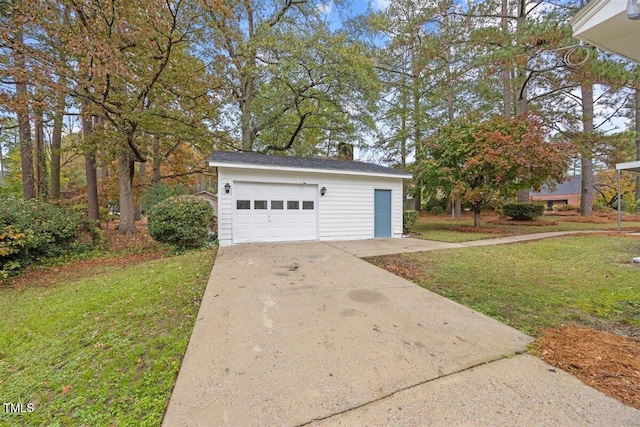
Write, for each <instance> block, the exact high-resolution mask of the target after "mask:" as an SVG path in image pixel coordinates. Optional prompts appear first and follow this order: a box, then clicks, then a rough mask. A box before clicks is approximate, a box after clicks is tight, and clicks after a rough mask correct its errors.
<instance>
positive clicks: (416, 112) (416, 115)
mask: <svg viewBox="0 0 640 427" xmlns="http://www.w3.org/2000/svg"><path fill="white" fill-rule="evenodd" d="M411 38H412V42H413V43H415V36H414V34H412V35H411ZM416 55H417V54H416V46H413V47H412V49H411V74H412V77H413V82H412V89H413V143H414V145H415V150H416V164H417V163H419V162H420V160H422V155H423V153H422V132H421V129H420V126H421V125H422V110H421V108H420V107H421V105H420V79H419V70H418V64H417V62H418V60H417V58H416ZM416 190H417V191H416V194H415V196H414V197H415V199H414V200H415V210H416V211H418V212H419V211H421V210H422V186H421V185H420V183H419V182H418V181H417V180H416Z"/></svg>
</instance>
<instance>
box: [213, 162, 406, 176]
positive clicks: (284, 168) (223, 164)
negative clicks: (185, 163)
mask: <svg viewBox="0 0 640 427" xmlns="http://www.w3.org/2000/svg"><path fill="white" fill-rule="evenodd" d="M209 166H211V167H227V168H239V169H258V170H279V171H287V172H314V173H326V174H333V175H356V176H375V177H384V178H398V179H411V178H413V175H411V174H408V173H406V172H403V173H402V174H391V173H382V172H364V171H350V170H341V169H320V168H318V169H315V168H297V167H291V166H277V165H256V164H252V163H237V162H235V163H230V162H215V161H209Z"/></svg>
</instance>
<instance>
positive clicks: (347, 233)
mask: <svg viewBox="0 0 640 427" xmlns="http://www.w3.org/2000/svg"><path fill="white" fill-rule="evenodd" d="M209 165H210V166H212V167H216V168H217V170H218V239H219V242H220V246H228V245H232V244H236V243H249V242H290V241H309V240H356V239H371V238H375V237H402V180H403V179H408V178H411V175H410V174H408V173H406V172H404V171H401V170H398V169H391V168H387V167H384V166H379V165H374V164H370V163H362V162H353V161H341V160H332V159H325V158H301V157H281V156H268V155H264V154H256V153H244V152H231V151H216V152H214V153H213V154H212V155H211V158H210V159H209Z"/></svg>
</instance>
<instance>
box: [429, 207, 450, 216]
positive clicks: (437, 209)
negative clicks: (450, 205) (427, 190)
mask: <svg viewBox="0 0 640 427" xmlns="http://www.w3.org/2000/svg"><path fill="white" fill-rule="evenodd" d="M429 213H430V214H431V215H444V214H445V213H447V210H446V209H445V208H443V207H442V206H434V207H432V208H431V209H429Z"/></svg>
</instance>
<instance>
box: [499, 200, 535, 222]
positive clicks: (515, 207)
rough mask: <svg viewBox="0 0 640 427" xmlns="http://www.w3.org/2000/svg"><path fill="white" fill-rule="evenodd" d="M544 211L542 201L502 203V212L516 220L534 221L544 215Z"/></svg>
mask: <svg viewBox="0 0 640 427" xmlns="http://www.w3.org/2000/svg"><path fill="white" fill-rule="evenodd" d="M543 212H544V205H543V204H541V203H530V202H519V203H505V204H504V205H502V213H503V214H504V215H505V216H508V217H510V218H513V219H516V220H523V221H533V220H534V219H536V218H538V217H540V216H542V214H543Z"/></svg>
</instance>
